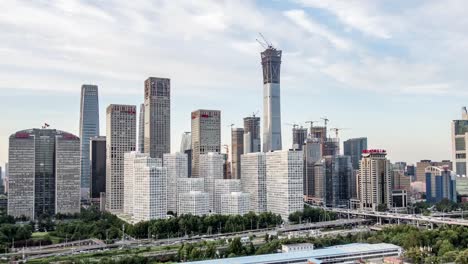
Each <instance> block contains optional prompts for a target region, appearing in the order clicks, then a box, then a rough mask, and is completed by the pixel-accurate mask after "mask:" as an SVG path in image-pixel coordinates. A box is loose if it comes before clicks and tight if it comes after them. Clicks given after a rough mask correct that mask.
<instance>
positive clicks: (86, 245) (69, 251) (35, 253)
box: [0, 218, 371, 260]
mask: <svg viewBox="0 0 468 264" xmlns="http://www.w3.org/2000/svg"><path fill="white" fill-rule="evenodd" d="M370 222H371V220H369V219H361V218H353V219H339V220H334V221H325V222H318V223H303V224H297V225H285V226H282V227H276V228H269V229H257V230H249V231H245V232H235V233H224V234H222V233H221V234H212V235H203V236H192V237H177V238H169V239H159V240H152V239H129V240H125V241H119V242H117V243H115V244H106V243H104V242H103V241H101V240H98V239H87V240H81V241H74V242H69V243H62V244H56V245H50V246H43V247H29V248H18V249H16V252H12V253H7V254H0V258H3V259H5V258H10V257H12V256H19V257H20V258H22V259H23V260H31V259H40V258H47V257H54V256H71V255H77V254H85V253H90V252H96V251H107V250H110V249H117V248H126V249H127V248H130V249H131V248H139V247H148V246H169V245H177V244H181V243H197V242H200V241H203V240H217V239H229V238H235V237H239V236H251V235H255V236H256V237H262V236H265V235H266V234H271V233H274V232H278V231H281V232H283V233H287V232H294V231H306V230H314V229H324V228H336V227H343V226H358V225H362V224H366V223H370ZM172 251H173V250H172ZM172 251H170V250H169V251H165V252H154V253H149V254H152V255H154V254H156V255H160V254H163V255H171V254H173V253H174V252H175V253H176V252H177V251H174V252H172Z"/></svg>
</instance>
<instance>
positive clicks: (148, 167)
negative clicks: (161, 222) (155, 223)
mask: <svg viewBox="0 0 468 264" xmlns="http://www.w3.org/2000/svg"><path fill="white" fill-rule="evenodd" d="M148 155H149V154H148V153H144V154H142V153H138V152H130V153H126V154H125V194H124V197H125V199H124V210H125V213H126V214H129V215H131V216H132V220H133V221H134V222H140V221H149V220H153V219H163V218H165V217H166V213H167V168H165V167H162V166H161V165H162V162H161V159H158V158H151V157H149V156H148Z"/></svg>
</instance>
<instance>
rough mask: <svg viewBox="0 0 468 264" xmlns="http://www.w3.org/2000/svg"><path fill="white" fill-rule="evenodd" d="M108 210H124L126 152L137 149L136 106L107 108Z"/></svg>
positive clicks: (110, 106)
mask: <svg viewBox="0 0 468 264" xmlns="http://www.w3.org/2000/svg"><path fill="white" fill-rule="evenodd" d="M106 121H107V122H106V123H107V125H106V210H108V211H110V212H123V205H124V154H125V153H127V152H131V151H135V149H136V106H134V105H114V104H112V105H109V106H108V107H107V110H106Z"/></svg>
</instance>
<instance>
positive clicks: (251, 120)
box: [244, 115, 261, 153]
mask: <svg viewBox="0 0 468 264" xmlns="http://www.w3.org/2000/svg"><path fill="white" fill-rule="evenodd" d="M260 151H261V141H260V117H256V116H255V115H253V116H249V117H245V118H244V153H252V152H260Z"/></svg>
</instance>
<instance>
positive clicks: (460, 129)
mask: <svg viewBox="0 0 468 264" xmlns="http://www.w3.org/2000/svg"><path fill="white" fill-rule="evenodd" d="M467 152H468V111H467V110H466V107H463V108H462V119H461V120H453V121H452V159H453V170H454V172H455V174H457V175H461V176H463V175H468V174H467V168H468V159H467V157H466V156H467V154H468V153H467Z"/></svg>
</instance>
